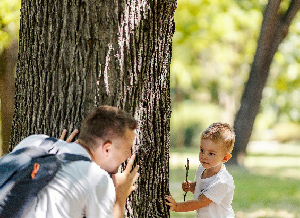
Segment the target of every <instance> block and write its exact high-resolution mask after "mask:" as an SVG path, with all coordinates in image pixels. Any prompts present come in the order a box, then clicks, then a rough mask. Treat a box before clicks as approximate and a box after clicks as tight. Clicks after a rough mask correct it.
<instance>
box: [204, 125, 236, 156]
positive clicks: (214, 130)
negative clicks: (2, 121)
mask: <svg viewBox="0 0 300 218" xmlns="http://www.w3.org/2000/svg"><path fill="white" fill-rule="evenodd" d="M201 139H210V140H212V141H214V142H221V143H222V144H223V145H224V148H225V151H226V152H229V153H231V152H232V149H233V146H234V141H235V133H234V130H233V129H232V128H231V127H230V126H229V124H227V123H213V124H211V125H210V126H209V127H208V128H207V129H206V130H205V131H204V132H203V133H202V134H201Z"/></svg>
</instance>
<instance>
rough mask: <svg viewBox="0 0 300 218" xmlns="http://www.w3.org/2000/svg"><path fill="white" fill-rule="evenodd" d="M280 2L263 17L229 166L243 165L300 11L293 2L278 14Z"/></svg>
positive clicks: (237, 116)
mask: <svg viewBox="0 0 300 218" xmlns="http://www.w3.org/2000/svg"><path fill="white" fill-rule="evenodd" d="M280 4H281V0H274V1H269V3H268V5H267V7H266V9H265V12H264V17H263V22H262V27H261V32H260V37H259V40H258V44H257V49H256V53H255V56H254V60H253V63H252V67H251V71H250V76H249V80H248V82H247V83H246V85H245V90H244V93H243V96H242V99H241V106H240V109H239V111H238V112H237V115H236V118H235V122H234V129H235V133H236V142H235V147H234V150H233V158H231V160H230V163H232V164H241V165H243V162H244V156H245V153H246V147H247V144H248V142H249V139H250V137H251V132H252V129H253V124H254V120H255V117H256V115H257V114H258V111H259V107H260V102H261V98H262V92H263V89H264V86H265V84H266V81H267V78H268V76H269V72H270V65H271V63H272V60H273V56H274V54H275V53H276V51H277V50H278V47H279V45H280V43H281V42H282V40H283V39H284V38H285V36H286V35H287V33H288V29H289V26H290V24H291V21H292V20H293V18H294V17H295V15H296V13H297V12H298V10H299V9H300V1H297V0H292V1H291V3H290V5H289V8H288V10H287V11H286V13H284V14H281V13H280V12H279V8H280Z"/></svg>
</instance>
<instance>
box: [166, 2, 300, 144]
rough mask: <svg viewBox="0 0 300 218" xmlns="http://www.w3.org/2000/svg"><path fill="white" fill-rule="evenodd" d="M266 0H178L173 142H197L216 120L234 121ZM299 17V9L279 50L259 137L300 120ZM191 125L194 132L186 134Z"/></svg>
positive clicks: (265, 96)
mask: <svg viewBox="0 0 300 218" xmlns="http://www.w3.org/2000/svg"><path fill="white" fill-rule="evenodd" d="M289 2H290V1H283V2H282V5H281V9H280V10H281V11H285V10H286V8H287V6H288V4H289ZM267 3H268V1H266V0H226V1H219V0H201V1H199V0H178V6H177V10H176V12H175V25H176V29H175V34H174V37H173V58H172V62H171V96H172V118H171V137H172V138H171V140H172V143H174V144H172V145H173V146H183V145H181V144H184V145H185V146H198V143H193V142H196V141H197V140H196V139H197V138H199V137H200V132H201V131H203V130H204V129H205V128H207V127H208V125H209V124H211V123H213V122H217V121H221V122H227V123H229V124H231V125H233V121H234V118H235V114H236V112H237V110H238V109H239V104H240V99H241V95H242V93H243V90H244V84H245V82H246V81H247V79H248V76H249V72H250V68H251V64H252V61H253V57H254V53H255V50H256V45H257V40H258V37H259V33H260V27H261V22H262V18H263V10H264V8H265V6H266V4H267ZM299 21H300V16H299V14H298V16H297V17H296V18H295V20H294V21H293V23H292V25H291V27H290V32H289V34H288V37H287V38H286V39H285V40H284V42H283V43H282V44H281V46H280V48H279V51H278V52H277V53H276V55H275V58H274V61H273V64H272V66H271V71H270V77H269V80H268V82H267V85H266V88H265V90H264V93H263V99H262V104H261V110H260V114H259V115H258V117H257V119H256V123H255V126H254V133H253V137H254V138H255V139H266V138H268V139H269V136H270V134H269V135H268V137H267V136H266V135H265V134H264V130H267V129H273V127H274V126H275V125H276V124H277V123H279V122H294V123H300V105H299V104H298V102H299V101H300V86H299V85H298V84H299V82H300V74H299V72H300V50H299V48H300V47H299V46H300V22H299ZM197 123H198V124H197ZM299 126H300V125H299ZM187 129H188V130H189V132H194V135H191V134H189V135H188V134H185V135H182V132H183V131H186V130H187ZM191 129H193V130H191ZM179 137H180V138H179ZM190 137H192V139H189V138H190ZM272 137H276V135H275V132H274V131H273V134H272ZM187 138H188V140H187ZM185 143H189V144H185Z"/></svg>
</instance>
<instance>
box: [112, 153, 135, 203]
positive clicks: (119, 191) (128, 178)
mask: <svg viewBox="0 0 300 218" xmlns="http://www.w3.org/2000/svg"><path fill="white" fill-rule="evenodd" d="M134 159H135V155H132V156H131V158H130V160H129V162H128V164H127V166H126V169H125V170H124V171H123V172H122V173H116V174H113V175H112V178H113V181H114V184H115V189H116V197H117V201H118V200H120V201H121V202H122V201H126V198H127V197H128V196H129V195H130V193H131V192H133V191H134V190H136V189H137V184H135V182H136V181H137V179H138V178H139V175H140V174H139V173H138V169H139V166H138V165H137V166H135V168H134V169H133V170H132V172H130V170H131V168H132V166H133V162H134Z"/></svg>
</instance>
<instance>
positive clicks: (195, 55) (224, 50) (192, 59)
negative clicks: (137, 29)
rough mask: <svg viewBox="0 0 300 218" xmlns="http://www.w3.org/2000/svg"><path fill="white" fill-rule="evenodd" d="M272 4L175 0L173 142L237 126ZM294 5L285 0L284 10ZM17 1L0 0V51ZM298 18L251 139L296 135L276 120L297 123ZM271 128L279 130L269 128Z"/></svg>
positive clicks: (14, 27) (11, 32)
mask: <svg viewBox="0 0 300 218" xmlns="http://www.w3.org/2000/svg"><path fill="white" fill-rule="evenodd" d="M267 3H268V1H267V0H226V1H225V0H222V1H220V0H178V2H177V4H178V5H177V9H176V12H175V24H176V30H175V34H174V37H173V55H172V62H171V97H172V118H171V142H172V146H179V147H182V146H198V145H199V144H198V142H199V137H200V132H201V131H203V129H205V128H206V127H207V126H208V125H209V124H211V123H212V122H216V121H221V122H227V123H230V124H231V125H232V124H233V121H234V117H235V113H236V112H237V110H238V108H239V104H240V98H241V95H242V93H243V89H244V84H245V82H246V81H247V79H248V76H249V72H250V67H251V64H252V60H253V57H254V53H255V49H256V45H257V40H258V37H259V33H260V26H261V22H262V18H263V10H264V7H265V6H266V4H267ZM289 3H290V1H289V0H284V1H282V4H281V9H280V10H281V11H285V10H286V9H287V6H288V4H289ZM20 5H21V2H20V0H1V1H0V54H1V53H2V51H3V49H4V48H7V47H8V46H9V45H10V42H11V40H12V39H13V38H18V29H19V25H20V24H19V23H20V21H19V18H20ZM299 21H300V15H299V14H298V15H297V17H296V18H295V19H294V21H293V23H292V25H291V27H290V32H289V34H288V36H287V37H286V39H285V40H284V42H283V43H282V44H281V45H280V47H279V51H278V52H277V53H276V55H275V57H274V61H273V63H272V66H271V71H270V76H269V80H268V82H267V84H266V88H265V89H264V92H263V99H262V102H261V110H260V113H259V115H258V116H257V119H256V122H255V126H254V132H253V134H252V135H253V137H252V138H253V139H270V138H272V139H274V137H275V139H280V140H283V141H285V140H286V138H289V137H291V138H295V137H296V136H297V134H296V135H295V132H296V131H289V132H288V131H280V130H278V129H280V128H278V127H276V126H277V125H279V124H280V123H284V124H286V123H289V122H292V123H293V125H292V126H297V127H296V128H299V127H300V125H299V123H300V104H299V103H298V102H300V86H299V85H298V84H299V82H300V75H299V72H300V50H299V48H300V22H299ZM275 127H276V128H275ZM267 129H274V131H271V132H272V133H271V134H269V133H270V131H268V133H266V132H265V131H264V130H267ZM284 132H288V134H287V135H285V136H283V135H284ZM279 133H280V134H279ZM291 134H292V136H291Z"/></svg>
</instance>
